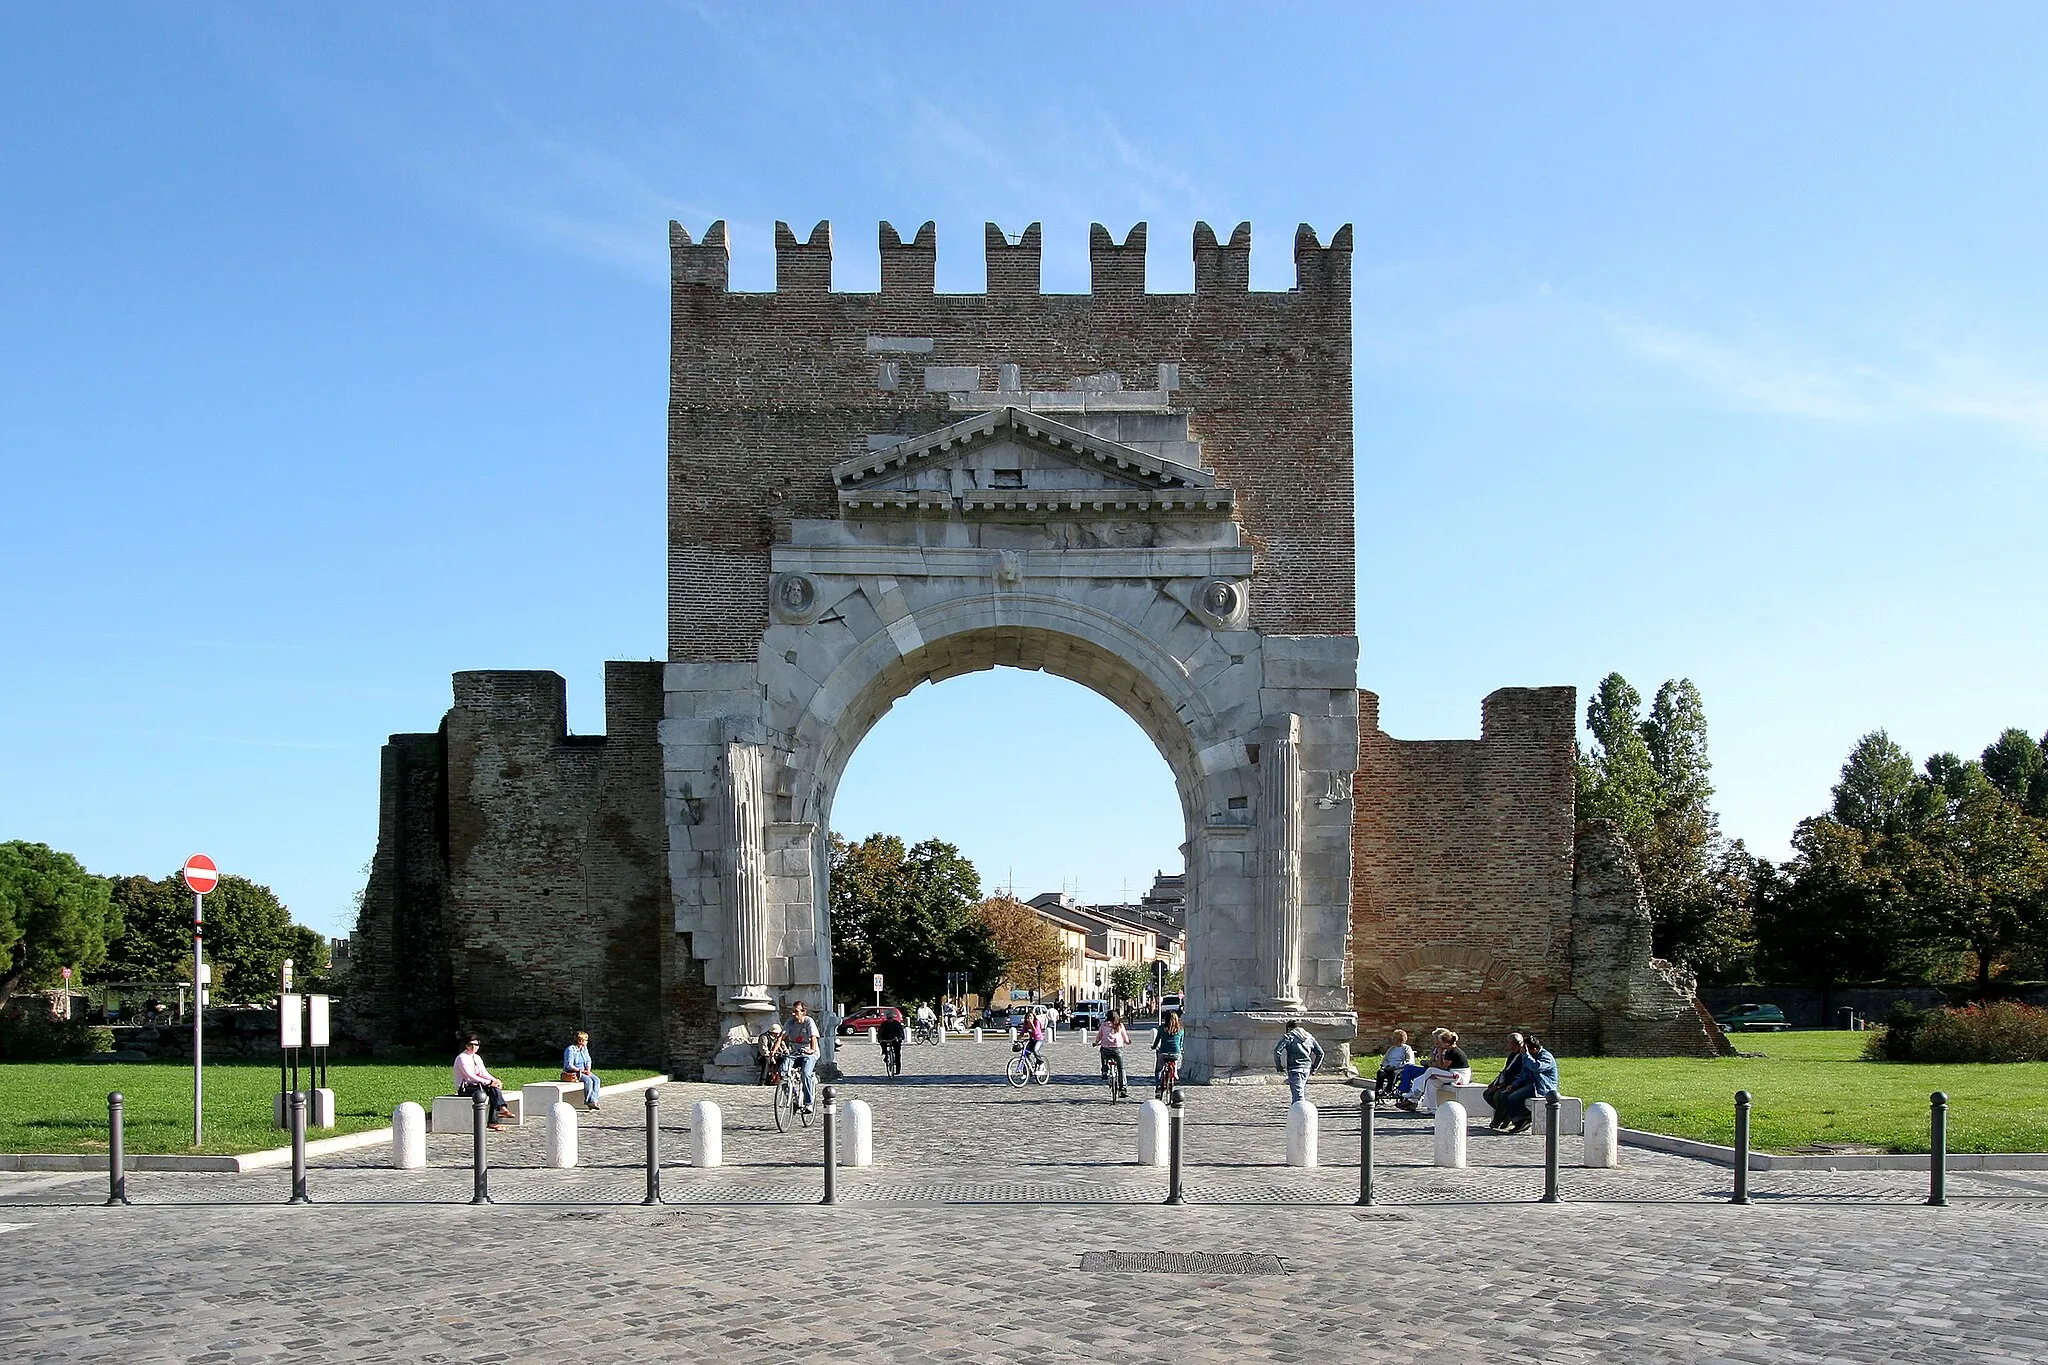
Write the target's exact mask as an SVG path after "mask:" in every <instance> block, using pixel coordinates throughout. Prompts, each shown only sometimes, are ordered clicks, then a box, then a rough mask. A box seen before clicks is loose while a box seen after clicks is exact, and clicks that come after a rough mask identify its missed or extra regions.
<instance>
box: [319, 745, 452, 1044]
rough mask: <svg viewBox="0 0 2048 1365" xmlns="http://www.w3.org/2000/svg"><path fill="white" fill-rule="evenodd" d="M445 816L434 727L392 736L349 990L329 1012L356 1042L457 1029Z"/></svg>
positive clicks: (422, 1037) (424, 1038)
mask: <svg viewBox="0 0 2048 1365" xmlns="http://www.w3.org/2000/svg"><path fill="white" fill-rule="evenodd" d="M447 814H448V791H447V766H446V757H445V754H444V753H443V750H442V737H441V735H440V734H439V733H435V734H431V735H393V736H391V738H390V740H389V741H388V742H387V743H386V744H385V745H384V752H383V758H382V765H381V777H380V780H379V783H378V818H377V855H376V857H375V859H373V860H372V862H371V864H370V880H369V883H368V885H367V886H366V887H365V888H364V890H363V903H362V909H361V912H360V913H359V915H358V916H357V919H356V926H355V930H354V932H353V933H352V934H351V935H350V936H349V972H348V988H347V990H346V992H345V993H344V994H343V995H342V998H341V1004H340V1007H339V1009H338V1012H337V1018H336V1020H335V1023H336V1028H337V1032H338V1033H340V1034H341V1035H342V1036H344V1037H346V1038H348V1039H349V1040H350V1041H351V1042H353V1043H355V1044H358V1045H361V1046H364V1047H367V1048H371V1049H373V1050H374V1049H376V1048H382V1047H391V1046H396V1047H401V1048H415V1047H440V1046H442V1045H443V1044H445V1043H446V1042H447V1041H448V1038H449V1036H450V1035H451V1034H453V1033H454V1031H455V1029H456V1027H457V1025H456V1022H455V989H454V985H453V982H452V980H451V977H450V973H449V962H448V941H447V933H446V915H447V903H448V848H447V840H448V821H447Z"/></svg>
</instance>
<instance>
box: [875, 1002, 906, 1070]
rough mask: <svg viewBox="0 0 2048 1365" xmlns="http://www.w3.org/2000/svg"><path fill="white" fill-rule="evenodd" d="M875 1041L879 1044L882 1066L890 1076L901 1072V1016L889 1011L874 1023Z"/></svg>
mask: <svg viewBox="0 0 2048 1365" xmlns="http://www.w3.org/2000/svg"><path fill="white" fill-rule="evenodd" d="M875 1041H876V1042H877V1043H879V1044H881V1048H882V1068H883V1070H885V1071H887V1072H888V1073H889V1074H890V1075H891V1076H900V1075H902V1074H903V1016H902V1014H900V1013H890V1014H886V1015H884V1016H882V1022H881V1023H879V1024H877V1025H875Z"/></svg>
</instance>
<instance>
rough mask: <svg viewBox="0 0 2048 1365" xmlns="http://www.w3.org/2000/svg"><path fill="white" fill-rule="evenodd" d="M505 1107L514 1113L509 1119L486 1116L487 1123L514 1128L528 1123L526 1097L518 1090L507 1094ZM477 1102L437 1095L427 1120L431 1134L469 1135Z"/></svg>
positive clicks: (467, 1098)
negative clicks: (507, 1125)
mask: <svg viewBox="0 0 2048 1365" xmlns="http://www.w3.org/2000/svg"><path fill="white" fill-rule="evenodd" d="M505 1107H506V1108H507V1109H510V1110H511V1111H512V1117H511V1118H509V1119H493V1118H491V1117H490V1116H489V1115H488V1114H487V1115H485V1116H484V1117H485V1122H488V1123H506V1124H510V1125H511V1126H512V1127H514V1128H518V1127H520V1126H521V1125H522V1124H524V1123H525V1121H526V1096H525V1095H524V1094H523V1093H521V1092H520V1091H517V1090H508V1091H506V1092H505ZM475 1109H476V1101H475V1100H473V1099H471V1098H470V1097H469V1096H467V1095H436V1096H434V1107H433V1110H432V1112H431V1113H430V1114H429V1115H428V1118H427V1131H428V1132H430V1133H467V1132H469V1131H470V1125H471V1124H473V1123H474V1122H475V1121H476V1120H475V1117H474V1115H475Z"/></svg>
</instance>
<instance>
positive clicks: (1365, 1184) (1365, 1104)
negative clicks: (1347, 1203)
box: [1358, 1090, 1379, 1205]
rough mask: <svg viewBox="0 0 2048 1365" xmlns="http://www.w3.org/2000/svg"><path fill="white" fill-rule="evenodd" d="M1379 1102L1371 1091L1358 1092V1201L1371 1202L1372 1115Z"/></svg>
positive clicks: (1376, 1111) (1376, 1110)
mask: <svg viewBox="0 0 2048 1365" xmlns="http://www.w3.org/2000/svg"><path fill="white" fill-rule="evenodd" d="M1378 1112H1379V1104H1378V1102H1377V1100H1376V1099H1375V1097H1374V1095H1373V1093H1372V1091H1370V1090H1361V1091H1359V1092H1358V1202H1359V1203H1360V1204H1361V1205H1366V1204H1370V1203H1372V1116H1373V1115H1374V1114H1376V1113H1378Z"/></svg>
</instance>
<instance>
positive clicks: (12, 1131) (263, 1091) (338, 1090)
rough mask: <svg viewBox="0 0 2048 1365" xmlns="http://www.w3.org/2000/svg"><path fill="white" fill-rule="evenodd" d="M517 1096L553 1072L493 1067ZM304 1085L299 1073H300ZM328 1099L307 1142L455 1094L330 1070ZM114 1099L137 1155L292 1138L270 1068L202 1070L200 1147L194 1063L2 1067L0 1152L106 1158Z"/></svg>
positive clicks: (362, 1072) (345, 1066)
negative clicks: (328, 1110)
mask: <svg viewBox="0 0 2048 1365" xmlns="http://www.w3.org/2000/svg"><path fill="white" fill-rule="evenodd" d="M491 1069H492V1071H493V1072H494V1073H495V1074H496V1075H497V1076H498V1078H499V1079H500V1080H502V1081H504V1082H505V1084H506V1085H507V1086H508V1087H509V1088H511V1089H513V1090H517V1089H518V1088H519V1087H520V1086H521V1085H524V1084H525V1083H526V1082H528V1081H551V1080H554V1079H555V1078H556V1077H558V1076H560V1075H561V1074H562V1073H561V1071H560V1070H559V1069H558V1068H555V1067H542V1066H504V1065H499V1066H494V1067H492V1068H491ZM599 1074H601V1075H602V1076H604V1078H605V1079H606V1080H608V1081H630V1080H638V1079H639V1078H640V1077H642V1076H651V1075H653V1074H654V1073H653V1072H651V1071H626V1070H621V1071H610V1070H604V1071H601V1072H600V1073H599ZM299 1076H300V1084H302V1085H303V1084H305V1083H306V1078H305V1072H304V1071H303V1070H302V1071H301V1072H300V1073H299ZM327 1078H328V1083H329V1084H330V1085H331V1086H332V1087H333V1090H334V1111H335V1113H334V1118H335V1125H334V1127H333V1128H315V1129H309V1130H308V1132H307V1137H308V1138H309V1139H317V1138H323V1137H337V1136H339V1135H341V1134H343V1133H359V1132H362V1131H364V1130H365V1129H369V1128H384V1127H387V1126H389V1125H390V1123H391V1111H392V1110H393V1109H394V1108H396V1107H397V1106H398V1105H399V1103H400V1102H401V1101H404V1100H413V1101H415V1102H417V1103H419V1104H421V1105H425V1104H426V1103H427V1102H428V1101H429V1100H431V1099H433V1097H434V1096H436V1095H448V1094H452V1093H454V1086H453V1083H452V1079H451V1077H450V1075H449V1067H448V1064H446V1063H431V1064H422V1065H385V1064H380V1063H374V1062H353V1061H351V1062H345V1063H337V1064H336V1065H334V1066H332V1067H330V1068H329V1069H328V1073H327ZM112 1090H118V1091H120V1092H121V1094H122V1096H123V1100H124V1104H123V1108H124V1109H125V1110H126V1119H125V1123H124V1127H125V1129H126V1140H127V1146H128V1150H129V1151H130V1152H135V1153H145V1152H146V1153H150V1154H162V1153H178V1152H186V1153H208V1154H224V1155H234V1154H240V1153H243V1152H259V1151H263V1150H264V1149H266V1148H270V1147H282V1146H285V1145H286V1144H287V1142H288V1141H289V1139H288V1138H287V1137H286V1136H285V1133H284V1131H283V1130H282V1129H279V1128H273V1127H271V1126H270V1100H271V1096H273V1095H275V1094H276V1093H277V1090H278V1085H277V1065H276V1063H274V1062H272V1063H264V1062H243V1061H221V1062H208V1063H207V1064H206V1092H205V1093H206V1142H205V1145H203V1146H199V1147H194V1146H192V1145H191V1142H192V1063H191V1062H190V1061H189V1060H187V1061H183V1062H129V1063H99V1064H81V1063H76V1062H0V1152H104V1151H106V1150H107V1092H109V1091H112Z"/></svg>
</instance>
